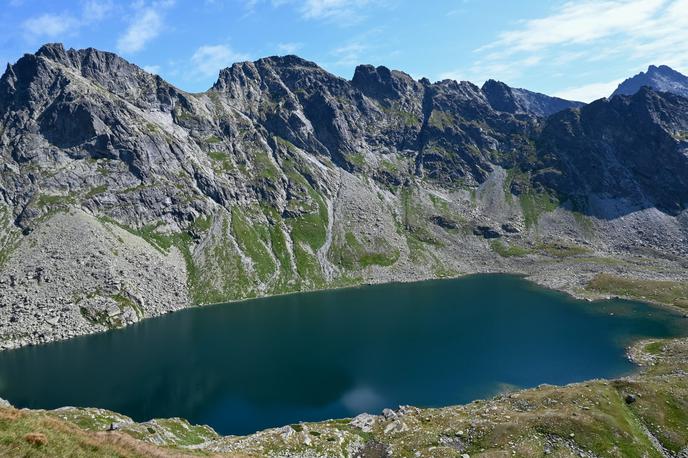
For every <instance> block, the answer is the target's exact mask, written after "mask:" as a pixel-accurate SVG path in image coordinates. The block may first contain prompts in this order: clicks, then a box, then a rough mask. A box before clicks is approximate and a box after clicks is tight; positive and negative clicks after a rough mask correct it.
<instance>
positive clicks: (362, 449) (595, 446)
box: [0, 339, 688, 457]
mask: <svg viewBox="0 0 688 458" xmlns="http://www.w3.org/2000/svg"><path fill="white" fill-rule="evenodd" d="M632 354H633V356H634V358H635V359H636V360H637V361H639V362H640V363H641V364H644V365H645V369H644V371H643V372H642V373H641V374H639V375H637V376H634V377H629V378H625V379H620V380H615V381H609V382H608V381H603V380H595V381H590V382H585V383H579V384H573V385H568V386H565V387H554V386H541V387H538V388H535V389H530V390H524V391H518V392H513V393H510V394H505V395H500V396H497V397H495V398H494V399H491V400H486V401H476V402H473V403H471V404H468V405H465V406H455V407H445V408H439V409H416V408H407V409H405V410H404V411H397V413H396V414H394V415H392V416H389V418H385V417H383V416H377V417H375V421H374V423H373V425H372V429H371V430H370V431H366V432H364V431H363V430H361V429H359V428H357V427H354V426H352V425H351V424H350V423H349V421H348V420H331V421H325V422H320V423H303V424H298V425H292V426H289V427H285V428H281V429H273V430H267V431H263V432H259V433H256V434H254V435H251V436H246V437H223V438H221V437H218V436H216V435H215V434H214V433H213V432H212V430H209V429H207V428H203V427H192V426H190V425H188V423H186V422H185V421H183V420H178V419H172V420H157V421H152V422H148V423H145V424H136V423H131V424H128V425H124V426H123V427H122V428H121V429H120V431H118V432H114V433H108V432H102V431H103V430H104V429H106V426H105V425H109V419H110V417H114V418H121V417H117V416H116V414H108V413H107V412H105V411H100V410H97V409H67V410H58V411H53V412H38V411H17V410H14V409H11V408H3V409H0V455H2V456H64V455H70V456H143V455H145V456H155V455H156V454H157V455H158V456H162V455H166V454H173V453H177V452H180V451H183V452H184V453H194V454H204V453H219V454H222V455H230V456H237V454H239V455H244V456H265V455H282V456H299V455H304V454H309V456H342V455H343V456H347V455H349V454H363V455H364V456H380V455H377V453H380V452H386V453H390V454H391V455H392V456H401V457H404V456H408V457H414V456H461V454H463V453H467V454H469V455H470V456H472V457H474V456H485V457H493V456H495V457H496V456H542V455H544V454H548V455H550V456H618V457H635V456H637V457H642V456H646V457H655V456H656V457H661V456H662V451H661V449H662V448H663V450H664V452H665V453H666V452H668V453H669V454H672V455H675V454H678V453H680V452H681V451H682V450H685V449H686V448H687V447H688V377H685V375H684V374H685V371H686V370H688V339H680V340H673V341H652V342H644V343H639V344H638V345H636V346H635V347H634V349H633V351H632ZM628 395H633V396H634V401H633V402H631V403H629V402H627V399H626V398H627V396H628ZM93 412H95V414H94V413H93ZM77 425H79V426H77ZM82 428H83V429H82ZM89 430H90V431H89ZM29 433H40V434H44V435H45V437H46V439H47V443H45V444H43V445H32V444H30V443H29V442H27V440H26V435H27V434H29ZM134 438H136V439H134ZM153 443H155V444H159V445H162V446H158V447H154V446H153V445H152V444H153ZM185 446H195V447H196V449H194V450H193V451H192V450H190V449H189V448H185ZM199 448H200V449H199ZM354 452H355V453H354Z"/></svg>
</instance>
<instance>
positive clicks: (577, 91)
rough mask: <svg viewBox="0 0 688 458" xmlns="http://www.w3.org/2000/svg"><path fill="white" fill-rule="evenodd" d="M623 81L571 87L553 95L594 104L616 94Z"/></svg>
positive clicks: (617, 80)
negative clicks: (613, 93) (594, 101)
mask: <svg viewBox="0 0 688 458" xmlns="http://www.w3.org/2000/svg"><path fill="white" fill-rule="evenodd" d="M622 81H623V78H621V79H615V80H612V81H607V82H603V83H591V84H584V85H583V86H578V87H569V88H566V89H563V90H561V91H558V92H556V93H554V94H553V95H555V96H556V97H561V98H562V99H568V100H578V101H581V102H592V101H593V100H597V99H601V98H602V97H608V96H609V95H610V94H611V93H612V92H614V90H615V89H616V88H617V86H618V85H619V84H621V82H622Z"/></svg>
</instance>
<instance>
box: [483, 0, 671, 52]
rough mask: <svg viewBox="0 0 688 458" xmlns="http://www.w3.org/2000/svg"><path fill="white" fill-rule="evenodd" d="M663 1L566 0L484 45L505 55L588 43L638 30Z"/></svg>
mask: <svg viewBox="0 0 688 458" xmlns="http://www.w3.org/2000/svg"><path fill="white" fill-rule="evenodd" d="M664 3H665V0H630V1H629V0H616V1H592V0H585V1H579V2H568V3H565V4H564V5H563V6H562V7H561V9H560V10H559V11H557V12H555V13H554V14H552V15H550V16H546V17H543V18H538V19H531V20H528V21H525V23H524V24H523V27H520V28H519V29H516V30H509V31H506V32H503V33H501V34H500V36H499V38H498V39H497V41H496V42H495V43H492V44H490V45H488V46H486V47H485V49H490V48H505V47H508V50H506V51H505V52H506V53H507V54H513V53H515V52H519V51H539V50H541V49H544V48H547V47H549V46H552V45H560V44H564V45H570V44H576V43H590V42H592V41H595V40H599V39H600V38H604V37H608V36H610V35H613V34H616V33H619V32H624V33H632V32H633V31H637V30H639V29H641V28H642V27H643V26H644V24H646V23H647V21H648V20H650V19H651V18H652V17H653V15H654V14H656V13H657V11H658V10H659V9H660V8H661V7H662V5H663V4H664Z"/></svg>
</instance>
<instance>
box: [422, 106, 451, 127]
mask: <svg viewBox="0 0 688 458" xmlns="http://www.w3.org/2000/svg"><path fill="white" fill-rule="evenodd" d="M428 124H430V125H431V126H432V127H435V128H437V129H439V130H444V129H446V128H447V127H451V126H454V125H456V120H455V119H454V116H452V114H451V113H447V112H446V111H440V110H433V111H432V113H430V119H429V120H428Z"/></svg>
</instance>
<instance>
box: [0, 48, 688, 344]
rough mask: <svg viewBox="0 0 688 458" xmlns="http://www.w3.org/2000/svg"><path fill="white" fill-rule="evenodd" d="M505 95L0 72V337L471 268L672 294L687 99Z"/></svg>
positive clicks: (45, 64)
mask: <svg viewBox="0 0 688 458" xmlns="http://www.w3.org/2000/svg"><path fill="white" fill-rule="evenodd" d="M497 89H498V90H494V88H492V89H490V88H489V87H487V86H486V87H483V88H482V89H481V88H479V87H477V86H475V85H473V84H471V83H468V82H456V81H448V80H447V81H440V82H436V83H431V82H430V81H428V80H426V79H422V80H420V81H416V80H414V79H412V78H411V77H410V76H408V75H406V74H405V73H402V72H398V71H391V70H389V69H386V68H384V67H377V68H376V67H372V66H366V65H363V66H359V67H358V68H357V69H356V71H355V74H354V76H353V78H352V79H351V80H346V79H343V78H339V77H337V76H334V75H332V74H330V73H328V72H326V71H325V70H323V69H321V68H320V67H318V66H317V65H316V64H314V63H312V62H308V61H305V60H303V59H300V58H298V57H296V56H286V57H270V58H265V59H260V60H258V61H256V62H244V63H238V64H235V65H233V66H232V67H230V68H227V69H224V70H222V71H221V72H220V75H219V78H218V80H217V82H216V83H215V84H214V85H213V87H212V88H211V89H209V90H208V91H206V92H204V93H200V94H190V93H186V92H184V91H182V90H179V89H177V88H175V87H173V86H172V85H170V84H168V83H166V82H165V81H164V80H162V79H161V78H160V77H158V76H154V75H151V74H148V73H146V72H145V71H143V70H142V69H140V68H139V67H137V66H135V65H133V64H130V63H128V62H127V61H125V60H124V59H122V58H120V57H118V56H116V55H114V54H111V53H107V52H102V51H98V50H94V49H85V50H65V49H64V48H63V47H62V46H61V45H59V44H51V45H46V46H43V47H42V48H41V49H40V50H38V52H36V53H35V54H27V55H25V56H24V57H22V58H21V59H20V60H19V61H17V62H16V63H15V64H14V65H11V66H8V68H7V70H6V71H5V73H4V75H3V76H2V78H0V158H1V159H0V321H1V322H2V323H3V326H2V328H1V329H0V347H2V348H14V347H17V346H21V345H26V344H37V343H41V342H48V341H52V340H56V339H62V338H67V337H70V336H73V335H78V334H84V333H90V332H95V331H99V330H106V329H110V328H113V327H119V326H124V325H127V324H129V323H133V322H136V321H138V320H140V319H143V318H147V317H152V316H156V315H160V314H162V313H167V312H171V311H174V310H177V309H180V308H183V307H188V306H191V305H199V304H207V303H212V302H222V301H230V300H237V299H244V298H249V297H255V296H264V295H271V294H281V293H289V292H296V291H304V290H312V289H321V288H332V287H338V286H345V285H354V284H361V283H376V282H387V281H412V280H420V279H427V278H437V277H447V276H457V275H461V274H467V273H476V272H517V273H523V274H525V275H528V276H529V277H530V278H532V279H534V280H535V281H537V282H539V283H541V284H544V285H547V286H551V287H555V288H559V289H563V290H566V291H569V292H571V293H573V294H576V295H578V296H595V297H599V296H605V295H621V296H630V297H638V296H647V294H646V293H643V291H645V290H646V288H644V287H643V286H642V285H645V284H647V282H663V283H658V284H662V285H671V287H670V288H669V291H670V292H669V293H668V294H665V293H662V294H659V293H657V294H655V295H654V296H652V297H645V299H647V300H653V301H656V302H661V303H666V304H670V305H671V304H673V305H680V304H681V303H683V301H685V300H686V295H685V292H684V290H683V289H682V288H681V284H682V283H681V282H685V281H686V280H688V270H687V269H686V266H687V261H686V259H687V258H686V255H687V254H688V212H686V204H687V203H688V99H685V98H682V97H680V96H677V95H672V94H668V93H660V92H654V91H652V90H651V89H643V90H641V91H639V92H637V93H635V94H634V95H632V96H617V97H613V98H612V99H610V100H600V101H597V102H594V103H592V104H590V105H587V106H582V107H581V106H579V105H577V104H575V103H573V102H571V103H569V102H566V101H561V100H555V99H551V98H546V96H542V97H539V96H538V97H536V98H535V97H534V96H533V94H532V93H527V94H526V93H523V92H522V91H521V90H516V89H511V88H508V87H504V86H503V85H499V87H498V88H497ZM500 91H501V92H500ZM519 91H520V92H519ZM524 94H525V95H524ZM505 97H506V99H505ZM561 109H563V111H559V110H561ZM600 275H604V276H600ZM628 282H630V283H631V285H632V287H629V285H628ZM653 284H654V283H653ZM674 286H676V287H675V288H674Z"/></svg>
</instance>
